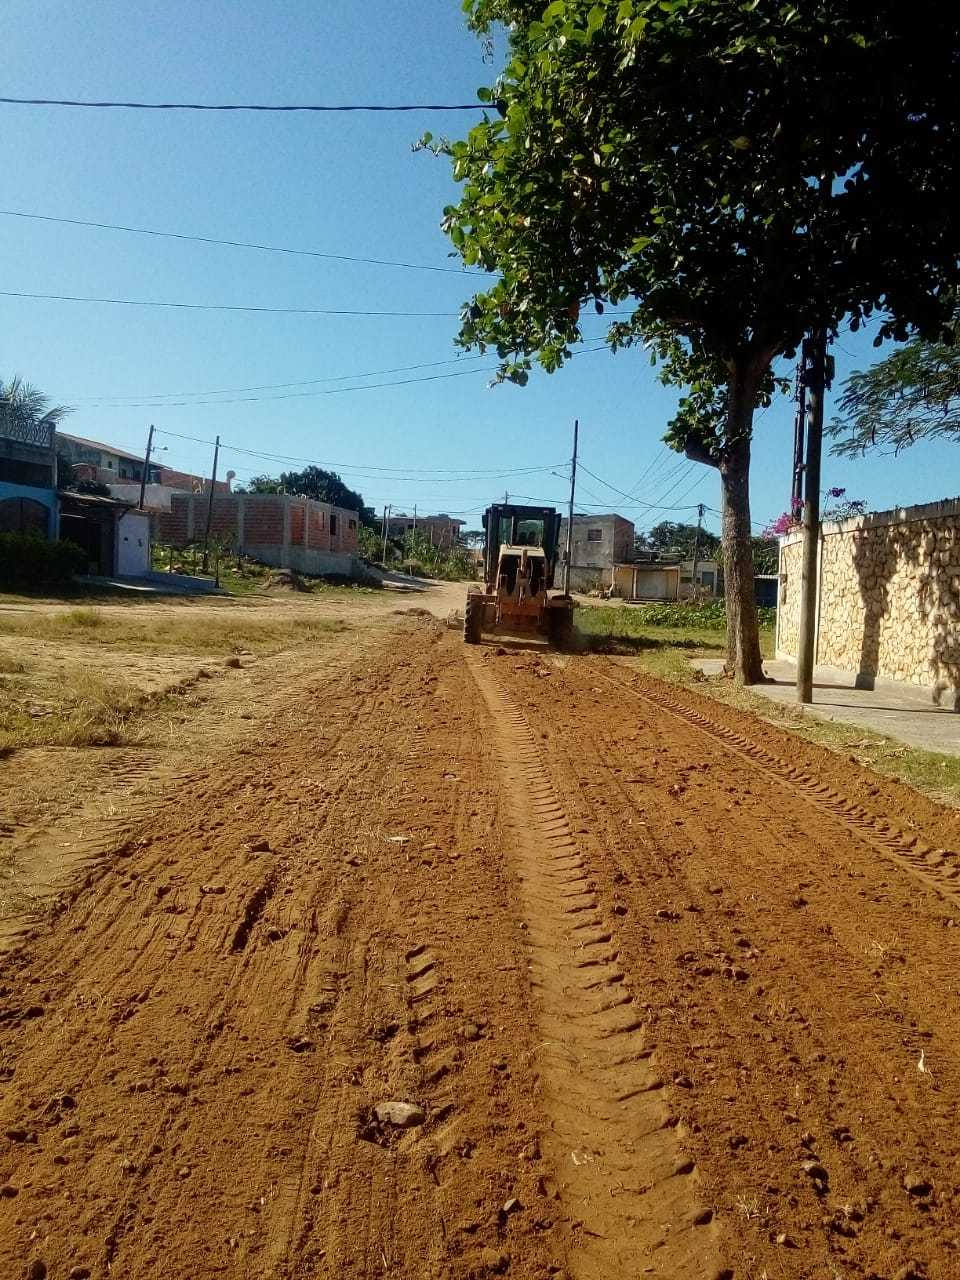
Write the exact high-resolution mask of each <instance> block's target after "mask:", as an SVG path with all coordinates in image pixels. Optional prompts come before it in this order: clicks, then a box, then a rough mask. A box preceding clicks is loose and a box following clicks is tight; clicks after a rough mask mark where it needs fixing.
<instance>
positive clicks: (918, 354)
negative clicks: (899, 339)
mask: <svg viewBox="0 0 960 1280" xmlns="http://www.w3.org/2000/svg"><path fill="white" fill-rule="evenodd" d="M839 410H840V412H839V414H838V415H837V417H836V418H835V419H834V421H833V422H832V423H831V424H830V426H829V428H828V430H827V433H828V434H829V435H831V436H832V437H833V438H834V440H835V442H836V443H835V444H834V446H833V449H832V452H833V453H835V454H840V455H844V456H846V457H857V456H859V455H861V454H865V453H868V452H869V451H870V450H872V449H881V450H884V451H886V452H888V453H899V452H900V450H901V449H907V448H909V447H910V445H912V444H916V443H917V441H918V440H950V441H953V442H954V443H956V444H960V345H957V343H956V341H953V342H951V343H945V342H924V341H923V340H922V339H920V338H914V339H913V340H912V341H910V342H908V343H907V344H906V346H903V347H901V348H900V349H899V350H898V351H894V352H893V353H892V354H891V355H889V356H887V358H886V359H885V360H881V361H880V363H879V364H875V365H874V366H873V367H872V368H871V369H867V370H866V371H865V372H857V373H853V374H851V375H850V377H849V378H848V379H847V380H846V382H845V383H844V384H843V390H842V391H841V394H840V403H839Z"/></svg>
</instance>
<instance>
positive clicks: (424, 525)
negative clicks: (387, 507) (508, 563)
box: [377, 511, 467, 551]
mask: <svg viewBox="0 0 960 1280" xmlns="http://www.w3.org/2000/svg"><path fill="white" fill-rule="evenodd" d="M466 523H467V522H466V520H455V519H453V517H452V516H448V515H445V514H443V513H441V514H440V515H436V516H419V515H417V516H408V515H406V513H405V512H403V511H398V512H397V513H396V514H395V515H391V516H388V517H387V537H388V538H402V537H403V535H404V534H405V533H413V532H414V531H416V532H417V533H419V534H422V536H423V537H424V538H426V539H427V541H428V542H429V543H430V544H431V545H432V546H434V547H439V548H440V549H441V550H443V551H449V550H450V549H451V547H454V546H456V544H457V542H458V541H459V539H460V530H461V529H462V528H463V526H464V525H465V524H466ZM377 524H378V525H379V528H380V535H381V537H382V536H383V519H382V518H381V519H380V520H378V521H377Z"/></svg>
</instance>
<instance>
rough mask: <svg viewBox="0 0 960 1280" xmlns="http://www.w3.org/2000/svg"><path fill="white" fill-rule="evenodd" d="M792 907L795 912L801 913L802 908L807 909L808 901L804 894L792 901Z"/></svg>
mask: <svg viewBox="0 0 960 1280" xmlns="http://www.w3.org/2000/svg"><path fill="white" fill-rule="evenodd" d="M790 905H791V907H793V908H794V910H796V911H799V910H800V908H801V907H805V906H806V905H807V900H806V898H805V897H804V896H803V894H802V893H798V894H796V895H795V896H794V897H792V898H791V899H790Z"/></svg>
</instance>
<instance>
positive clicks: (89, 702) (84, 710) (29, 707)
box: [0, 669, 150, 751]
mask: <svg viewBox="0 0 960 1280" xmlns="http://www.w3.org/2000/svg"><path fill="white" fill-rule="evenodd" d="M49 692H50V693H52V694H53V695H54V696H53V698H52V699H50V700H47V701H44V702H43V703H38V702H28V701H19V702H14V701H13V700H12V699H4V702H3V704H2V705H0V751H9V750H11V749H12V748H14V747H25V746H61V747H105V746H118V745H120V744H131V743H135V742H137V741H140V740H141V739H142V737H143V730H142V728H141V727H140V725H139V723H138V722H139V718H140V715H141V713H142V711H143V709H144V707H145V706H146V705H147V703H148V702H149V701H150V699H149V698H147V697H146V696H145V695H144V694H143V693H141V692H140V691H139V690H138V689H135V688H134V687H133V686H132V685H125V684H118V683H117V682H116V681H108V680H105V679H103V678H102V677H101V676H98V675H96V674H95V673H93V672H91V671H87V670H82V669H77V670H74V671H71V672H67V673H66V674H65V675H64V676H63V678H62V680H61V681H60V682H59V685H58V687H57V689H56V690H50V691H49Z"/></svg>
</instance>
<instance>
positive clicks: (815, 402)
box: [797, 329, 827, 702]
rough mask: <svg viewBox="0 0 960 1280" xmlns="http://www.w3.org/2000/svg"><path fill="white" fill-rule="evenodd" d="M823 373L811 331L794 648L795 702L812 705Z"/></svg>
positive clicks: (822, 345)
mask: <svg viewBox="0 0 960 1280" xmlns="http://www.w3.org/2000/svg"><path fill="white" fill-rule="evenodd" d="M826 369H827V335H826V331H825V330H824V329H815V330H814V331H813V333H812V334H811V335H810V337H809V338H805V339H804V343H803V381H804V386H805V388H806V391H807V424H806V425H807V441H806V445H807V448H806V461H805V464H804V469H803V554H802V563H801V569H800V634H799V637H798V645H797V701H798V702H812V701H813V666H814V662H815V660H816V654H815V652H814V649H815V645H816V631H817V607H818V602H817V585H818V582H817V580H818V556H819V542H820V458H821V453H822V446H823V396H824V388H825V385H826Z"/></svg>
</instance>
